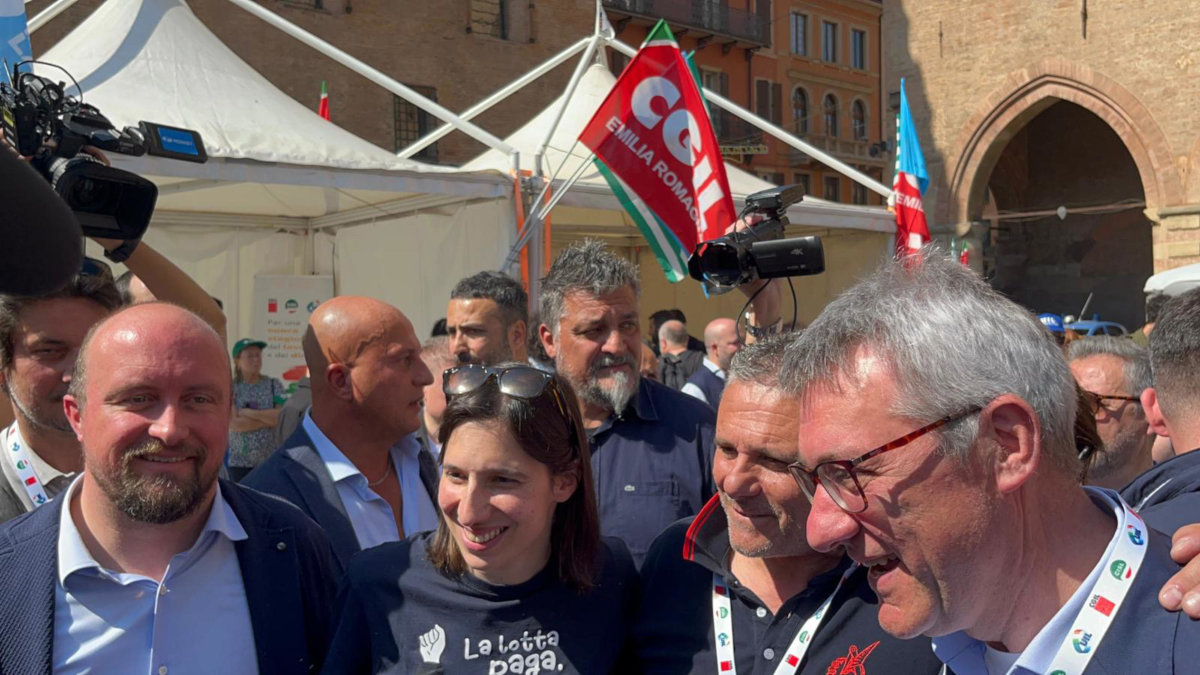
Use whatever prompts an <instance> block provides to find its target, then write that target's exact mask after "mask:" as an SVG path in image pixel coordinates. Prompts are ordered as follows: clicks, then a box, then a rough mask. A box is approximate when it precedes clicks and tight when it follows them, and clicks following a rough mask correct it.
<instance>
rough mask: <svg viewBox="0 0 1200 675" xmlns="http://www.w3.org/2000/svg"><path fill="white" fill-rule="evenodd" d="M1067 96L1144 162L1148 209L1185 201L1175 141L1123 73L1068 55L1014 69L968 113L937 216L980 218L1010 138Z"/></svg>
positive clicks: (959, 220) (962, 225)
mask: <svg viewBox="0 0 1200 675" xmlns="http://www.w3.org/2000/svg"><path fill="white" fill-rule="evenodd" d="M1059 101H1067V102H1070V103H1074V104H1076V105H1078V106H1080V107H1082V108H1084V109H1085V110H1088V111H1090V112H1091V113H1093V114H1095V115H1096V116H1097V117H1099V118H1100V119H1101V120H1103V121H1104V122H1105V123H1106V124H1108V126H1110V127H1112V129H1113V131H1114V132H1116V134H1117V135H1118V136H1120V138H1121V139H1122V141H1123V142H1124V143H1125V146H1126V148H1127V149H1128V150H1129V154H1130V156H1131V157H1132V159H1133V162H1134V164H1135V165H1136V166H1137V169H1138V175H1139V176H1140V177H1141V180H1142V191H1143V193H1144V194H1145V201H1146V213H1147V214H1155V213H1156V212H1157V210H1158V209H1159V208H1160V207H1162V206H1164V205H1170V204H1178V203H1182V201H1183V196H1184V192H1183V187H1182V184H1181V181H1180V178H1179V174H1178V171H1177V167H1176V166H1175V164H1174V162H1173V161H1172V157H1171V152H1170V148H1169V146H1168V144H1167V140H1166V137H1165V136H1164V135H1163V133H1162V130H1161V129H1159V127H1158V125H1157V123H1155V121H1154V118H1153V117H1152V116H1151V114H1150V111H1149V110H1148V109H1147V108H1146V107H1145V106H1144V105H1142V103H1141V102H1140V101H1138V99H1137V98H1136V97H1135V96H1133V94H1131V93H1130V92H1129V91H1128V90H1126V89H1125V88H1124V87H1122V86H1121V85H1120V84H1118V83H1117V82H1116V81H1115V80H1112V79H1111V78H1108V77H1106V76H1104V75H1102V74H1100V73H1097V72H1095V71H1093V70H1092V69H1090V68H1088V67H1086V66H1082V65H1079V64H1074V63H1070V62H1067V61H1064V60H1060V59H1047V60H1045V61H1042V62H1041V63H1039V64H1036V65H1034V66H1031V67H1029V68H1025V69H1022V70H1019V71H1016V72H1014V73H1011V74H1009V75H1008V77H1006V78H1005V80H1004V83H1003V84H1002V85H1000V86H999V87H997V88H996V89H995V90H994V91H993V92H992V93H991V94H989V95H988V96H987V97H986V98H985V99H984V101H983V103H982V104H981V105H980V107H979V110H978V111H977V112H976V113H975V115H973V116H972V117H971V119H970V120H968V122H967V124H966V125H965V131H964V133H963V136H962V137H961V138H960V140H959V142H958V143H957V144H956V146H955V147H956V148H957V149H958V150H957V152H956V153H955V154H954V155H951V156H953V157H956V158H957V159H956V161H955V163H954V170H953V172H952V173H951V175H950V181H949V188H950V189H949V198H948V199H945V200H941V203H940V204H939V205H938V211H937V218H936V222H941V223H946V222H953V223H956V224H957V226H958V229H959V231H958V234H959V235H962V234H965V232H966V228H967V224H968V223H970V222H971V221H972V220H975V219H978V218H979V216H980V214H981V211H982V208H983V204H984V201H985V196H986V194H987V180H988V177H989V176H990V175H991V172H992V170H993V169H994V168H995V165H996V162H997V161H998V160H999V157H1000V154H1001V153H1002V152H1003V150H1004V148H1005V146H1006V145H1007V142H1008V141H1009V140H1010V139H1011V138H1012V137H1013V136H1014V135H1015V134H1016V133H1018V132H1019V131H1020V130H1021V129H1022V128H1023V127H1024V126H1025V124H1027V123H1028V122H1029V120H1031V119H1033V118H1034V117H1036V116H1037V115H1038V114H1040V113H1041V112H1043V111H1045V110H1046V109H1047V108H1049V107H1050V106H1051V105H1053V104H1055V103H1057V102H1059Z"/></svg>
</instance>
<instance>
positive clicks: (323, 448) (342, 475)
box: [301, 411, 438, 548]
mask: <svg viewBox="0 0 1200 675" xmlns="http://www.w3.org/2000/svg"><path fill="white" fill-rule="evenodd" d="M301 425H302V426H303V427H304V431H305V432H306V433H308V437H309V439H311V440H312V444H313V448H314V449H315V450H316V451H317V454H318V455H320V457H321V461H322V462H323V463H324V464H325V468H326V469H328V470H329V476H330V477H331V478H332V479H333V482H334V485H335V486H336V487H337V492H338V497H340V498H341V500H342V506H343V507H344V508H345V509H346V516H347V517H349V518H350V524H351V525H352V526H353V527H354V534H355V536H356V537H358V545H359V546H360V547H362V548H370V547H372V546H378V545H380V544H385V543H387V542H389V541H398V540H399V539H400V538H401V537H400V531H399V529H398V528H397V527H396V516H395V515H394V514H393V513H392V507H391V506H390V505H389V504H388V503H387V501H386V500H385V499H384V498H383V497H380V496H379V495H378V494H376V493H375V491H374V490H372V489H371V487H370V486H369V485H368V484H367V477H366V476H364V475H363V474H362V472H361V471H359V470H358V467H356V466H354V463H353V462H351V461H350V460H349V459H347V458H346V456H345V455H343V454H342V451H341V450H338V448H337V446H335V445H334V444H333V441H331V440H329V437H328V436H326V435H325V432H323V431H321V429H320V428H319V427H318V426H317V424H316V422H313V419H312V414H311V411H310V412H309V413H305V415H304V421H303V422H301ZM390 452H391V453H392V467H393V469H394V473H396V474H397V476H396V478H395V479H396V480H399V481H400V498H401V499H402V500H403V504H404V508H403V512H402V518H403V520H404V522H403V523H401V525H403V527H404V533H405V534H406V535H410V534H416V533H417V532H421V531H424V530H433V529H436V528H437V522H438V515H437V509H436V508H434V505H433V500H431V499H430V498H429V493H428V492H426V490H425V485H424V484H423V483H421V468H420V464H419V463H418V461H417V455H418V453H420V452H421V441H420V439H419V438H418V437H417V435H416V434H415V433H413V434H409V435H408V436H405V437H404V438H402V439H401V440H400V442H399V443H397V444H396V445H394V446H392V448H391V450H390ZM389 480H390V479H389Z"/></svg>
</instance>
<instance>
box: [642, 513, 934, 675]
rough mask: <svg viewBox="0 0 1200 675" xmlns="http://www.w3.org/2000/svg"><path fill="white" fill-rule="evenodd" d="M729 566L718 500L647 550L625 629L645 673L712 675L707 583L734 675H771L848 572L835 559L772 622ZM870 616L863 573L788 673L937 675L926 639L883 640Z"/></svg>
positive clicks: (872, 602)
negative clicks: (718, 597)
mask: <svg viewBox="0 0 1200 675" xmlns="http://www.w3.org/2000/svg"><path fill="white" fill-rule="evenodd" d="M731 556H732V549H731V547H730V545H729V529H728V521H727V520H726V518H725V511H724V509H722V508H721V505H720V501H719V498H718V497H713V498H712V500H711V501H710V502H709V504H708V505H706V506H705V507H704V509H703V510H702V511H701V512H700V515H698V516H696V517H695V518H686V519H684V520H681V521H679V522H677V523H675V524H674V525H672V526H671V527H670V528H668V529H667V530H666V531H665V532H663V533H662V535H661V536H659V537H658V539H656V540H655V541H654V545H653V546H651V547H650V552H649V553H648V554H647V555H646V560H645V562H644V563H643V564H642V605H641V609H640V611H639V614H638V617H637V619H636V621H635V622H634V629H633V640H634V646H635V649H636V651H637V654H638V660H639V665H640V666H641V668H642V669H643V671H644V672H647V673H661V674H663V675H671V674H674V673H715V672H718V667H717V654H716V643H715V639H714V630H713V612H712V590H713V574H718V575H720V576H721V577H722V578H723V579H724V580H725V582H726V583H727V584H728V586H727V588H728V589H729V594H730V612H731V614H732V627H733V648H734V649H733V655H734V666H735V668H736V670H737V672H738V673H773V672H775V669H776V668H777V667H779V664H780V659H782V658H784V656H785V655H786V653H787V649H788V647H789V646H790V645H791V642H792V640H793V638H795V637H796V634H797V633H798V632H799V631H800V628H801V626H803V625H804V623H805V621H807V620H808V618H809V617H810V616H812V614H813V613H814V612H815V611H816V610H817V609H818V608H819V607H820V606H821V604H822V603H824V602H825V600H826V599H827V598H829V597H830V595H831V594H832V593H833V591H834V589H835V588H836V587H837V585H838V581H839V580H840V579H841V578H842V576H843V575H844V574H845V572H846V570H847V569H848V568H849V566H850V564H851V561H850V560H849V558H843V559H842V560H841V561H840V562H839V563H837V564H836V565H835V566H834V567H833V568H832V569H830V570H829V571H828V572H824V573H822V574H819V575H817V576H816V577H814V578H813V579H812V580H811V581H810V582H809V584H808V586H807V587H806V588H805V589H804V590H802V591H800V592H799V593H797V594H796V595H795V596H793V597H791V598H788V599H787V600H786V601H785V602H784V603H783V604H782V605H781V606H780V608H779V611H778V612H777V613H775V614H772V613H771V611H770V610H768V609H767V608H766V606H765V605H764V603H763V602H762V601H761V600H760V599H759V598H758V596H756V595H755V594H754V592H753V591H751V590H750V589H749V588H746V587H745V586H743V585H742V584H741V582H739V581H738V579H737V577H735V576H734V574H733V572H732V571H731V570H730V568H729V565H730V561H731V559H732V558H731ZM878 612H879V606H878V600H877V599H876V598H875V594H874V593H873V592H872V591H871V589H870V587H869V586H868V584H867V577H866V573H865V571H864V570H858V571H857V572H855V573H854V574H852V575H851V576H850V577H848V578H847V579H846V581H845V582H844V583H843V584H842V587H841V589H839V590H838V593H837V595H834V596H833V601H832V602H831V603H830V605H829V608H828V610H827V614H826V618H825V619H824V621H823V622H822V623H821V625H820V626H819V627H818V628H817V632H816V635H815V637H813V639H812V641H811V642H810V643H809V648H808V651H807V652H806V654H805V656H804V659H803V660H802V661H801V662H800V663H799V667H798V668H797V669H796V670H795V671H794V672H797V673H803V674H806V675H808V674H812V675H825V674H826V673H839V674H840V673H856V674H859V673H906V674H908V673H912V674H913V675H926V674H928V675H934V674H936V673H937V672H938V671H939V670H940V669H941V665H942V664H941V662H940V661H938V660H937V658H936V657H935V656H934V655H933V652H932V651H931V650H930V648H929V639H928V638H916V639H913V640H898V639H896V638H893V637H891V636H890V635H888V634H887V633H885V632H884V631H883V629H882V628H880V627H879V620H878V618H877V615H878Z"/></svg>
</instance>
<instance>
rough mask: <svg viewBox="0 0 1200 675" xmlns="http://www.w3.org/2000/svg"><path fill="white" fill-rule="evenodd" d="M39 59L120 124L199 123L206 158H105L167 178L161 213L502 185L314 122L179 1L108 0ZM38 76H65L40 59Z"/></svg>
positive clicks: (257, 212) (493, 191)
mask: <svg viewBox="0 0 1200 675" xmlns="http://www.w3.org/2000/svg"><path fill="white" fill-rule="evenodd" d="M41 60H42V61H45V62H48V63H53V64H56V65H59V66H62V67H63V68H65V69H66V70H67V71H68V72H70V73H71V75H72V76H73V77H74V78H75V80H76V81H77V82H78V83H79V86H80V88H81V89H82V90H83V99H84V100H85V101H86V102H88V103H91V104H92V105H95V106H96V107H98V108H99V109H100V111H101V112H102V113H104V114H105V115H106V116H107V117H108V118H109V119H110V120H112V122H113V123H114V124H115V125H117V126H118V127H124V126H127V125H134V124H136V123H137V122H138V121H139V120H149V121H152V122H158V123H161V124H167V125H171V126H178V127H185V128H189V129H193V130H196V131H198V132H200V136H201V138H203V140H204V144H205V147H206V149H207V151H208V155H209V157H210V159H209V161H208V163H206V164H193V163H189V162H183V161H177V160H170V159H163V158H158V157H150V156H145V157H141V158H130V157H124V156H116V155H114V156H112V157H110V159H111V160H112V161H113V163H114V165H115V166H118V167H120V168H124V169H127V170H130V171H134V172H136V173H139V174H141V175H144V176H147V177H150V178H152V179H153V180H155V182H156V183H158V184H159V185H160V186H161V187H162V191H161V194H160V200H159V207H158V211H159V213H160V214H162V215H161V217H160V218H159V220H160V221H163V220H165V221H167V222H170V219H169V218H168V217H166V212H179V211H182V212H203V213H207V214H213V215H215V214H229V215H250V216H260V217H264V216H265V217H274V218H275V220H273V221H270V222H272V224H276V225H279V226H282V227H288V226H293V227H294V226H298V225H304V226H307V225H308V224H309V223H297V222H295V221H291V220H288V219H289V218H305V219H312V218H319V217H321V216H326V215H329V214H331V213H337V212H340V211H344V210H347V209H354V208H360V207H364V206H369V205H373V204H382V203H386V202H394V201H397V200H399V199H402V198H405V197H410V196H417V195H420V196H424V195H427V194H430V193H437V194H443V195H454V196H458V197H461V198H465V199H471V198H481V197H498V196H503V195H506V194H507V193H508V191H509V187H508V181H507V179H505V178H504V177H503V176H502V175H495V174H491V175H475V176H463V175H461V174H459V173H458V172H456V171H455V170H454V169H450V168H446V167H437V166H431V165H426V164H421V163H419V162H415V161H412V160H403V159H399V158H397V157H395V156H394V155H393V154H392V153H390V152H388V151H386V150H384V149H383V148H379V147H377V146H375V145H372V144H370V143H368V142H367V141H364V140H362V139H361V138H358V137H357V136H354V135H353V134H351V133H349V132H347V131H345V130H343V129H342V128H340V127H338V126H337V125H335V124H330V123H329V122H328V121H326V120H323V119H321V118H320V117H319V116H318V115H317V114H316V113H315V112H313V111H312V110H310V109H308V108H306V107H304V106H302V105H301V104H299V103H298V102H296V101H295V100H293V99H292V98H291V97H289V96H288V95H287V94H285V93H283V92H282V91H280V90H279V89H277V88H276V87H275V86H274V85H272V84H271V83H270V82H268V81H267V79H266V78H264V77H263V76H262V75H260V74H259V73H258V72H257V71H255V70H254V69H253V68H251V67H250V66H249V65H247V64H246V63H245V62H244V61H242V60H241V59H240V58H239V57H238V56H237V55H236V54H234V53H233V52H232V51H231V50H230V49H229V48H228V47H226V46H225V45H224V44H223V43H222V42H221V41H220V40H219V39H217V37H216V36H215V35H213V34H212V32H211V31H209V30H208V28H207V27H205V25H204V23H203V22H201V21H200V20H199V19H198V18H197V17H196V15H195V14H193V13H192V11H191V9H189V8H188V6H187V4H186V3H185V2H183V0H109V1H108V2H105V3H104V4H103V5H101V6H100V7H99V8H97V9H96V11H94V12H93V13H92V14H91V16H89V17H88V18H87V19H86V20H85V21H84V22H83V23H81V24H80V25H79V26H78V27H77V28H76V29H75V30H74V31H72V32H71V33H70V34H69V35H67V36H66V37H64V38H63V39H62V40H61V41H60V42H59V43H58V44H56V45H55V46H54V47H53V48H52V49H51V50H49V51H48V52H46V54H44V55H43V56H42V57H41ZM38 73H39V74H41V75H45V76H47V77H51V78H54V79H59V80H63V79H66V78H65V76H63V74H62V72H61V71H59V70H56V69H53V68H47V67H45V66H39V67H38ZM72 93H74V91H72ZM210 222H214V223H220V222H227V221H226V220H224V219H221V218H212V219H210Z"/></svg>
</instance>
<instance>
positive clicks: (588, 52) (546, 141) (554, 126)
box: [533, 35, 604, 176]
mask: <svg viewBox="0 0 1200 675" xmlns="http://www.w3.org/2000/svg"><path fill="white" fill-rule="evenodd" d="M603 39H604V37H603V36H601V35H593V36H592V37H590V38H588V45H587V49H585V50H584V52H583V57H582V58H580V59H579V64H578V65H576V66H575V72H573V73H571V79H570V81H569V82H567V88H566V89H565V90H563V97H562V105H560V106H558V112H556V113H554V121H553V122H551V123H550V128H548V129H546V137H545V138H543V139H542V142H541V144H539V145H538V148H537V152H536V153H535V154H534V155H533V170H534V171H535V172H537V175H539V176H540V175H542V158H543V157H545V156H546V148H548V147H550V139H552V138H554V132H555V131H557V130H558V123H559V122H561V121H562V118H563V114H564V113H566V112H567V105H569V104H570V103H571V97H572V96H574V95H575V90H576V89H577V88H579V81H580V80H582V79H583V73H584V71H585V70H587V67H588V64H589V63H591V60H592V56H593V55H594V54H595V53H596V47H597V46H598V45H599V44H600V41H601V40H603Z"/></svg>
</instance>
